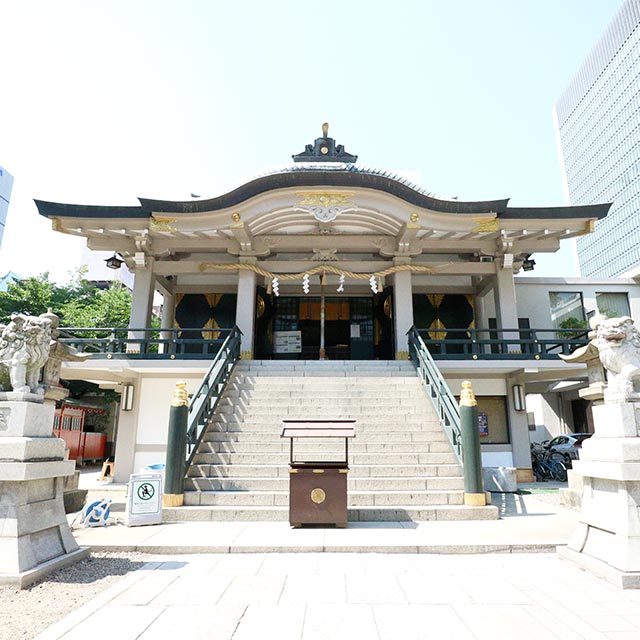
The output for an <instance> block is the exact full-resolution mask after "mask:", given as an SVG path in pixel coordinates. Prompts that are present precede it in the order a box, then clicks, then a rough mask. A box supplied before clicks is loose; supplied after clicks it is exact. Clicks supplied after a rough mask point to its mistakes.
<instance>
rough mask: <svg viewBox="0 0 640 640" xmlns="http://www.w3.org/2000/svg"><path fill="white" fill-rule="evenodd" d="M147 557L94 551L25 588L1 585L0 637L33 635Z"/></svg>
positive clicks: (13, 638)
mask: <svg viewBox="0 0 640 640" xmlns="http://www.w3.org/2000/svg"><path fill="white" fill-rule="evenodd" d="M150 559H151V556H149V555H146V554H144V553H107V552H95V553H92V554H91V556H89V557H88V558H85V559H84V560H81V561H80V562H78V563H76V564H74V565H72V566H70V567H65V568H64V569H60V571H57V572H55V573H53V574H51V575H50V576H48V577H47V578H44V579H42V580H41V581H40V582H36V583H35V584H32V585H31V586H29V587H27V588H26V589H15V588H13V587H0V640H16V638H24V639H26V638H33V637H35V636H36V635H37V634H38V633H40V632H41V631H44V629H46V628H47V627H49V626H51V625H52V624H53V623H54V622H57V621H58V620H60V619H61V618H64V616H66V615H67V614H68V613H70V612H71V611H73V610H74V609H77V608H78V607H79V606H80V605H83V604H84V603H85V602H88V601H89V600H91V599H92V598H94V597H95V596H97V595H98V594H99V593H100V592H101V591H104V590H105V589H107V588H108V587H110V586H111V585H113V584H115V583H116V582H118V581H119V580H122V578H123V577H124V576H126V575H127V574H128V573H131V572H132V571H136V570H137V569H140V568H142V567H143V566H144V564H145V563H147V562H149V561H150Z"/></svg>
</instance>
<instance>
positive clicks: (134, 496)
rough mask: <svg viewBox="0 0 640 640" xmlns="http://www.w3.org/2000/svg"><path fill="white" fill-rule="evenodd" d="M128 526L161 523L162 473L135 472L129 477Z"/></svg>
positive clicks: (126, 519) (126, 522)
mask: <svg viewBox="0 0 640 640" xmlns="http://www.w3.org/2000/svg"><path fill="white" fill-rule="evenodd" d="M124 523H125V524H126V525H127V526H128V527H132V526H137V525H142V524H161V523H162V475H161V474H159V473H136V474H133V475H131V476H130V477H129V486H128V493H127V511H126V513H125V520H124Z"/></svg>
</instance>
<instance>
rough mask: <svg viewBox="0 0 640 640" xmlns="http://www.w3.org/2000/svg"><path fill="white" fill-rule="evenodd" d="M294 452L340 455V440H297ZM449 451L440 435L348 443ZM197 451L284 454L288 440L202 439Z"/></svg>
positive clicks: (367, 448) (366, 449) (366, 448)
mask: <svg viewBox="0 0 640 640" xmlns="http://www.w3.org/2000/svg"><path fill="white" fill-rule="evenodd" d="M294 448H295V449H294V450H295V453H296V454H303V453H337V454H343V452H344V443H342V442H341V443H336V442H332V443H325V442H316V443H305V442H301V441H297V442H296V443H295V445H294ZM450 451H451V445H450V444H449V443H448V442H447V441H446V436H445V435H444V433H443V434H441V435H440V438H439V439H438V440H436V439H435V438H434V441H433V442H412V443H406V442H399V443H386V442H373V443H365V442H362V441H361V439H356V440H352V441H350V442H349V453H350V454H356V453H398V454H402V455H404V454H410V455H414V454H416V453H429V452H432V453H448V452H450ZM198 452H199V453H242V454H250V453H259V454H262V453H264V454H266V453H286V454H287V455H289V442H288V440H286V439H285V440H282V441H281V442H253V443H252V442H227V441H224V442H215V441H214V442H211V441H209V442H202V443H201V444H200V448H199V450H198Z"/></svg>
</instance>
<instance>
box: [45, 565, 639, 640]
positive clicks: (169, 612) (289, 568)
mask: <svg viewBox="0 0 640 640" xmlns="http://www.w3.org/2000/svg"><path fill="white" fill-rule="evenodd" d="M276 636H277V637H278V638H283V639H284V640H288V639H292V640H293V639H295V640H300V639H301V640H317V639H326V640H328V639H331V640H340V639H341V638H345V639H346V638H349V640H352V639H353V638H354V637H355V638H358V639H359V640H360V639H363V640H369V639H372V640H397V639H398V638H403V640H404V639H406V640H412V639H418V638H451V639H452V640H464V639H470V640H472V639H479V640H484V639H487V640H494V639H495V638H510V637H517V638H518V640H527V639H529V638H530V639H532V640H533V639H535V640H544V639H547V638H549V639H555V640H558V639H560V638H561V639H562V640H574V639H586V638H588V639H590V640H614V639H617V640H621V639H622V638H640V591H624V590H618V589H616V588H615V587H613V586H611V585H610V584H608V583H607V582H604V581H603V580H600V579H599V578H597V577H595V576H592V575H590V574H588V573H586V572H584V571H583V570H581V569H579V568H578V567H577V566H575V565H574V564H572V563H569V562H566V561H563V560H561V559H560V558H558V557H557V556H556V555H555V554H537V555H529V554H514V555H495V554H487V555H471V556H469V555H466V556H442V555H410V554H397V555H388V554H322V553H317V554H316V553H310V554H305V555H302V556H300V555H297V554H268V553H262V554H239V555H234V554H229V555H213V554H209V555H188V556H171V557H165V558H163V557H157V558H156V559H155V561H154V562H150V563H149V564H147V565H145V566H144V567H143V568H142V569H140V570H138V571H136V572H134V573H132V574H130V575H128V576H127V577H126V578H124V579H123V580H122V581H120V582H119V583H117V584H115V585H113V586H112V587H111V588H110V589H108V590H107V591H105V592H103V593H102V594H100V595H99V596H98V597H97V598H95V599H94V600H92V601H91V602H89V603H87V604H85V605H83V606H82V607H80V608H79V609H77V610H76V611H74V612H73V613H71V614H70V615H68V616H67V617H66V618H64V619H62V620H61V621H59V622H58V623H56V624H54V625H52V626H51V627H49V629H47V630H46V631H44V632H43V633H41V634H40V635H39V636H38V639H39V640H58V639H61V638H63V639H64V640H76V639H79V638H82V639H83V640H84V639H86V638H88V637H90V638H98V639H99V638H105V639H106V638H110V639H113V638H117V639H118V640H134V639H135V640H138V639H140V640H151V639H155V640H159V639H160V640H161V639H164V638H167V639H168V638H176V637H180V638H214V639H220V640H247V639H255V638H263V637H266V638H270V637H276Z"/></svg>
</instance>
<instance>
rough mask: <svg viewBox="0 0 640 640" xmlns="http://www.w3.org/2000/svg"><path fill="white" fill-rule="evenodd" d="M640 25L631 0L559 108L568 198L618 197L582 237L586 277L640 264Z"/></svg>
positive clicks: (581, 201) (626, 271) (635, 0)
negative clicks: (592, 228) (603, 217)
mask: <svg viewBox="0 0 640 640" xmlns="http://www.w3.org/2000/svg"><path fill="white" fill-rule="evenodd" d="M639 25H640V0H627V2H625V3H624V4H623V5H622V7H621V8H620V10H619V12H618V13H617V15H616V16H615V17H614V19H613V20H612V22H611V23H610V24H609V26H608V27H607V28H606V30H605V31H604V33H603V34H602V36H601V38H600V40H599V41H598V42H597V43H596V45H595V46H594V48H593V50H592V51H591V53H590V54H589V56H588V57H587V59H586V60H585V61H584V62H583V64H582V66H581V67H580V68H579V69H578V71H577V73H576V75H575V76H574V78H573V79H572V80H571V82H570V84H569V86H568V87H567V89H566V90H565V91H564V93H563V94H562V95H561V96H560V98H559V99H558V101H557V103H556V105H555V108H554V119H555V125H556V133H557V137H558V143H559V150H560V154H561V160H562V164H563V171H564V186H565V195H566V198H567V201H568V203H570V204H572V205H588V204H593V203H596V202H613V207H612V208H611V211H610V212H609V215H608V216H607V217H606V218H605V219H603V220H600V221H599V222H598V223H597V224H596V226H595V233H592V234H585V235H584V236H582V237H580V238H578V239H577V247H578V260H579V263H580V272H581V275H582V276H586V277H602V276H605V277H612V276H619V275H630V274H632V273H633V272H634V271H636V270H637V269H638V268H640V29H639V28H638V26H639Z"/></svg>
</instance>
